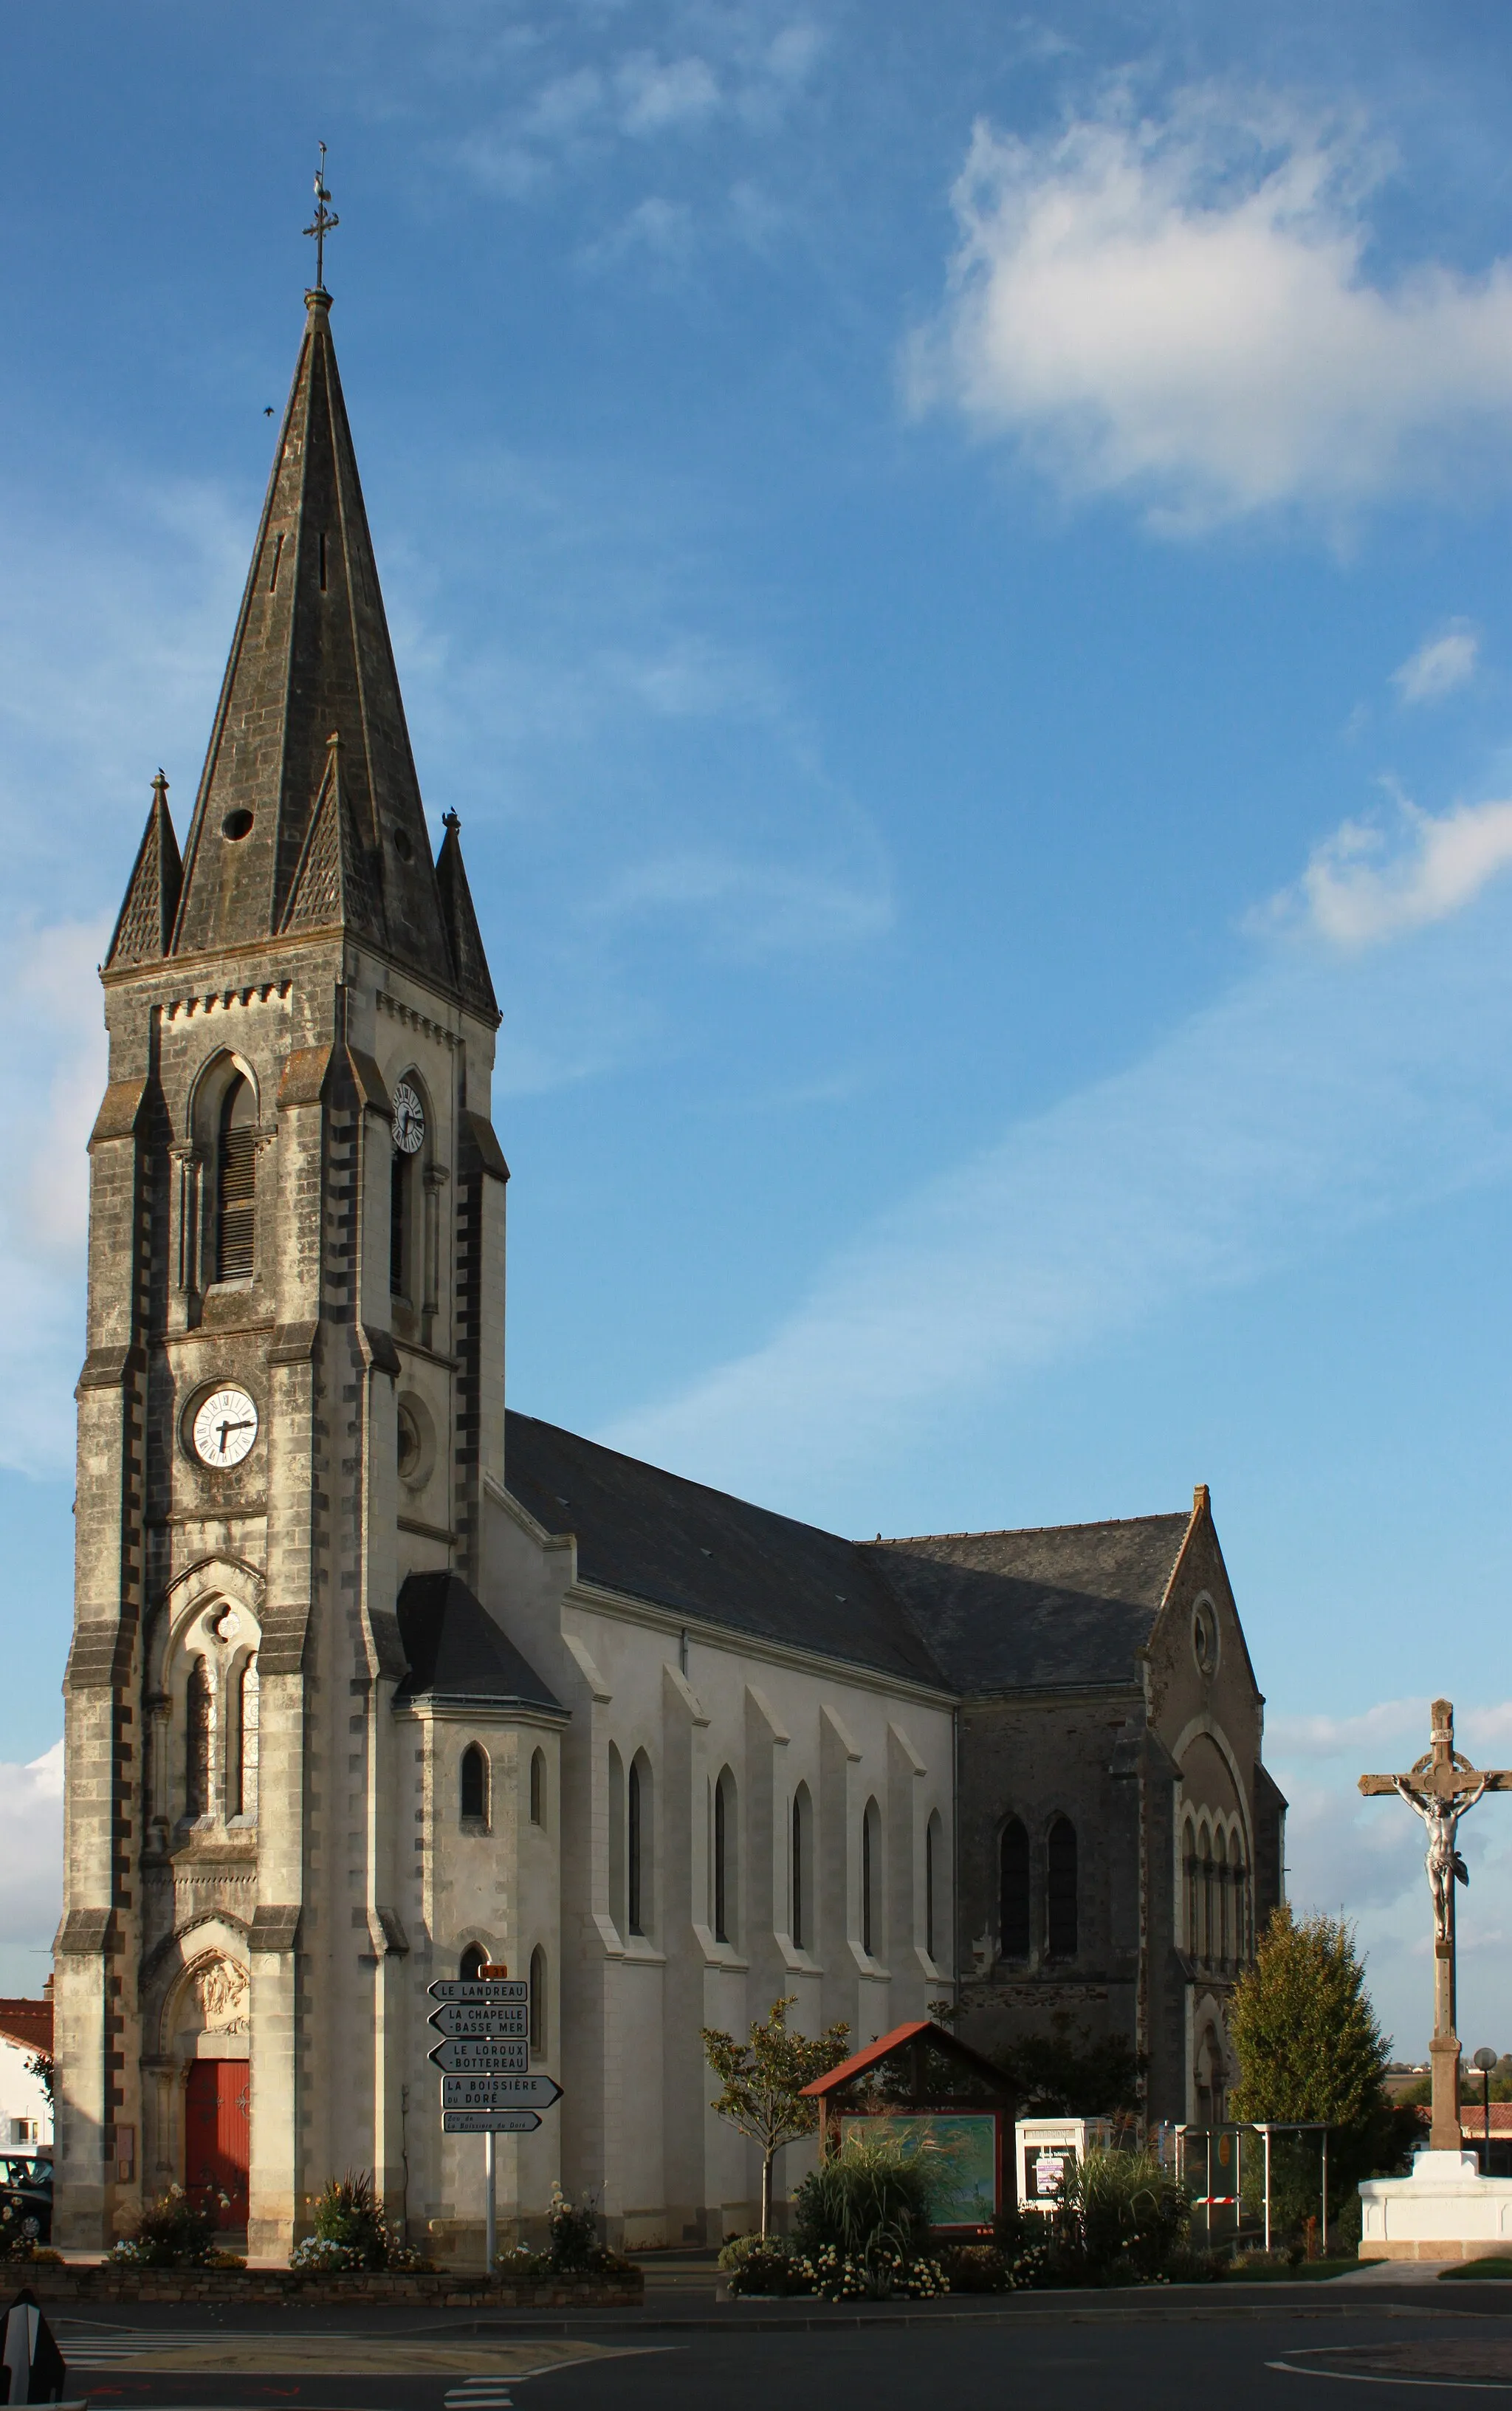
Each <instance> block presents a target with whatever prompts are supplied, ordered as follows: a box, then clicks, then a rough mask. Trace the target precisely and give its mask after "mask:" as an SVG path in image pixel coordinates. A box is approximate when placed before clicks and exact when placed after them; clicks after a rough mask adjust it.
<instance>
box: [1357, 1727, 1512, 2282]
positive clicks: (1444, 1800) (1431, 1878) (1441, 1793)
mask: <svg viewBox="0 0 1512 2411" xmlns="http://www.w3.org/2000/svg"><path fill="white" fill-rule="evenodd" d="M1432 1717H1433V1724H1432V1742H1431V1745H1430V1746H1429V1748H1428V1749H1427V1750H1426V1751H1425V1752H1424V1754H1423V1756H1422V1757H1421V1758H1419V1759H1418V1761H1416V1762H1415V1764H1414V1765H1413V1766H1412V1768H1411V1769H1410V1771H1409V1772H1408V1773H1407V1774H1405V1775H1361V1776H1360V1778H1359V1788H1360V1790H1361V1791H1363V1792H1364V1793H1365V1794H1366V1795H1367V1797H1369V1796H1371V1795H1372V1794H1375V1795H1381V1794H1384V1793H1387V1792H1395V1793H1396V1795H1397V1796H1398V1798H1399V1799H1402V1800H1404V1801H1405V1802H1406V1804H1407V1805H1408V1807H1409V1808H1411V1809H1413V1810H1414V1811H1415V1812H1416V1814H1417V1815H1418V1816H1419V1817H1420V1818H1421V1819H1422V1820H1423V1826H1424V1830H1425V1833H1426V1834H1427V1838H1428V1849H1427V1853H1426V1856H1425V1859H1424V1864H1425V1866H1426V1868H1427V1871H1428V1887H1429V1891H1430V1892H1431V1893H1432V1902H1433V2034H1432V2041H1431V2042H1430V2043H1429V2046H1428V2053H1429V2066H1430V2068H1432V2098H1433V2109H1432V2126H1430V2128H1429V2135H1428V2149H1427V2150H1426V2151H1425V2152H1418V2154H1417V2155H1416V2156H1415V2158H1414V2160H1413V2164H1412V2174H1411V2176H1410V2177H1372V2178H1369V2179H1367V2181H1366V2182H1365V2184H1363V2185H1361V2186H1360V2188H1359V2199H1360V2206H1361V2209H1362V2212H1363V2219H1362V2232H1361V2235H1360V2240H1359V2257H1360V2258H1361V2259H1362V2260H1474V2259H1478V2258H1483V2257H1484V2256H1485V2255H1486V2254H1487V2253H1497V2252H1503V2251H1505V2250H1507V2249H1508V2248H1509V2246H1512V2179H1508V2178H1505V2177H1488V2176H1483V2175H1482V2173H1481V2170H1480V2163H1479V2162H1478V2160H1477V2159H1476V2155H1475V2154H1474V2153H1473V2152H1467V2151H1466V2150H1465V2148H1464V2138H1463V2135H1462V2132H1461V2125H1460V2038H1459V2035H1458V2034H1457V2032H1456V2031H1455V2022H1456V2016H1457V2004H1456V1998H1455V1921H1454V1908H1455V1886H1456V1885H1457V1884H1464V1883H1468V1882H1469V1880H1470V1878H1469V1874H1468V1872H1467V1870H1466V1867H1465V1863H1464V1861H1463V1859H1462V1858H1461V1856H1460V1852H1459V1849H1458V1848H1457V1835H1458V1832H1459V1825H1460V1819H1461V1817H1463V1816H1465V1815H1466V1814H1467V1813H1468V1811H1469V1810H1470V1809H1472V1808H1474V1807H1475V1805H1476V1802H1477V1801H1478V1800H1480V1799H1482V1798H1484V1796H1485V1794H1486V1793H1487V1792H1488V1791H1512V1771H1509V1770H1508V1769H1506V1768H1505V1767H1493V1768H1490V1769H1481V1768H1477V1767H1474V1766H1472V1765H1471V1763H1470V1761H1469V1760H1468V1759H1467V1758H1465V1757H1463V1756H1462V1755H1461V1752H1460V1751H1459V1750H1457V1749H1456V1748H1455V1746H1454V1709H1453V1707H1452V1706H1451V1705H1450V1703H1449V1702H1448V1701H1447V1700H1435V1701H1434V1702H1433V1710H1432Z"/></svg>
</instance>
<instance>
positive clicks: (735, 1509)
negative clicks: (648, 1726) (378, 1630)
mask: <svg viewBox="0 0 1512 2411" xmlns="http://www.w3.org/2000/svg"><path fill="white" fill-rule="evenodd" d="M505 1421H506V1435H505V1442H504V1464H505V1477H506V1481H507V1483H508V1486H509V1489H510V1490H511V1492H512V1493H513V1494H514V1496H515V1497H516V1498H517V1499H518V1500H519V1502H520V1504H521V1505H522V1506H523V1507H525V1508H527V1509H528V1510H529V1511H530V1512H531V1514H532V1515H533V1516H534V1518H535V1520H536V1522H537V1523H538V1524H541V1525H544V1526H545V1529H546V1530H547V1531H548V1532H551V1533H554V1534H564V1533H568V1532H571V1533H574V1534H575V1536H576V1540H577V1567H578V1572H579V1575H580V1576H581V1577H582V1578H583V1579H584V1580H585V1581H588V1582H591V1583H597V1584H600V1585H603V1587H604V1588H605V1589H607V1590H615V1591H619V1592H622V1593H625V1594H627V1595H628V1596H629V1597H631V1598H632V1599H643V1600H647V1601H649V1602H652V1603H654V1604H655V1605H656V1606H659V1607H663V1608H666V1609H669V1610H670V1611H671V1612H672V1613H673V1614H674V1615H688V1616H691V1617H696V1618H697V1619H698V1620H700V1621H701V1622H704V1623H708V1624H715V1625H720V1626H723V1627H724V1628H725V1629H727V1630H730V1631H734V1632H744V1633H749V1634H750V1635H751V1636H752V1637H753V1638H755V1639H760V1640H763V1641H773V1642H778V1643H785V1644H788V1645H789V1646H791V1647H793V1648H798V1649H811V1650H814V1651H816V1652H818V1653H820V1654H821V1655H823V1656H825V1657H829V1658H839V1659H841V1660H842V1661H848V1662H850V1663H851V1664H854V1665H862V1666H868V1667H871V1668H874V1669H875V1670H876V1671H877V1672H879V1673H885V1674H892V1675H895V1676H901V1677H903V1678H905V1679H907V1680H908V1681H909V1682H916V1683H925V1684H929V1685H931V1686H933V1687H935V1688H939V1689H941V1690H949V1691H960V1692H964V1693H970V1692H991V1691H999V1690H1013V1689H1019V1688H1026V1689H1034V1688H1049V1687H1058V1686H1082V1685H1091V1684H1103V1683H1127V1682H1129V1681H1131V1680H1132V1679H1133V1678H1134V1674H1135V1652H1136V1650H1138V1649H1139V1648H1140V1647H1141V1645H1142V1644H1143V1643H1144V1642H1146V1641H1147V1640H1148V1638H1149V1635H1150V1629H1151V1627H1152V1625H1153V1624H1154V1621H1155V1618H1156V1613H1157V1612H1158V1610H1159V1607H1160V1603H1161V1600H1163V1599H1164V1597H1165V1593H1166V1586H1167V1585H1168V1583H1169V1581H1170V1575H1171V1571H1172V1569H1173V1568H1174V1566H1175V1563H1176V1558H1177V1556H1178V1555H1179V1554H1180V1550H1181V1546H1182V1542H1183V1541H1184V1540H1185V1536H1186V1532H1187V1530H1188V1528H1189V1526H1190V1523H1191V1516H1190V1515H1189V1514H1177V1515H1141V1516H1136V1517H1134V1518H1132V1519H1131V1520H1129V1521H1127V1522H1122V1523H1112V1524H1069V1525H1060V1526H1057V1527H1051V1528H1048V1529H1046V1530H1042V1531H1025V1532H964V1533H944V1534H938V1535H930V1536H926V1537H924V1538H923V1539H918V1540H905V1541H883V1542H855V1541H848V1540H842V1539H841V1538H840V1537H839V1536H838V1535H837V1534H836V1533H834V1532H825V1531H821V1529H820V1528H819V1527H817V1526H815V1525H812V1524H800V1523H796V1522H794V1521H793V1520H792V1517H790V1516H786V1515H776V1514H773V1513H772V1512H770V1511H769V1510H768V1509H766V1508H763V1507H753V1506H750V1505H749V1504H748V1502H747V1501H746V1500H744V1499H740V1498H730V1497H728V1496H727V1495H726V1493H725V1492H723V1491H722V1490H710V1489H707V1488H705V1485H704V1484H703V1483H698V1482H688V1481H685V1480H683V1479H682V1477H681V1476H680V1475H677V1474H675V1473H664V1472H662V1471H661V1470H660V1469H658V1468H657V1467H655V1466H650V1465H643V1464H641V1463H640V1462H639V1460H638V1459H637V1458H635V1457H630V1456H621V1455H620V1454H618V1452H617V1451H616V1450H614V1449H608V1448H602V1447H600V1446H599V1445H598V1443H597V1442H596V1441H593V1440H589V1439H579V1438H578V1437H577V1435H576V1434H574V1433H573V1432H567V1431H562V1430H560V1429H559V1428H558V1426H557V1425H554V1424H545V1423H540V1422H538V1421H536V1419H535V1418H534V1417H533V1416H531V1415H521V1414H516V1413H515V1412H513V1411H511V1412H510V1413H509V1414H508V1415H507V1416H506V1418H505Z"/></svg>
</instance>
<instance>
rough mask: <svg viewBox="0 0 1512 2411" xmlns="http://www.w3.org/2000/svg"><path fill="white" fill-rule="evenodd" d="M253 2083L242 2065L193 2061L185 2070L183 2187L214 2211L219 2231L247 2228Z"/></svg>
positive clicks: (235, 2061) (232, 2061)
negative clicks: (249, 2102)
mask: <svg viewBox="0 0 1512 2411" xmlns="http://www.w3.org/2000/svg"><path fill="white" fill-rule="evenodd" d="M251 2082H252V2070H251V2068H249V2067H248V2065H247V2062H246V2061H245V2060H244V2059H196V2061H194V2063H193V2065H192V2066H191V2068H190V2070H189V2095H188V2101H187V2105H186V2117H185V2124H186V2126H187V2129H188V2132H187V2139H186V2146H185V2151H184V2180H183V2181H184V2185H185V2188H186V2190H187V2192H188V2194H189V2196H190V2199H191V2200H194V2201H205V2200H206V2199H209V2200H210V2202H211V2204H212V2205H213V2207H214V2209H215V2213H216V2224H217V2225H218V2226H220V2227H245V2225H246V2223H247V2159H248V2153H249V2147H250V2144H251V2129H250V2123H249V2120H248V2116H247V2105H248V2100H249V2097H250V2092H251ZM222 2195H224V2196H225V2200H224V2202H223V2201H222V2199H220V2197H221V2196H222Z"/></svg>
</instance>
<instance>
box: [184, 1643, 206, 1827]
mask: <svg viewBox="0 0 1512 2411" xmlns="http://www.w3.org/2000/svg"><path fill="white" fill-rule="evenodd" d="M184 1718H185V1724H184V1769H183V1805H184V1814H185V1816H187V1817H208V1816H209V1814H210V1770H211V1749H210V1735H211V1688H210V1675H209V1673H207V1671H206V1667H205V1661H204V1659H203V1658H192V1659H191V1660H190V1665H189V1680H188V1682H187V1684H186V1685H185V1687H184Z"/></svg>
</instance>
